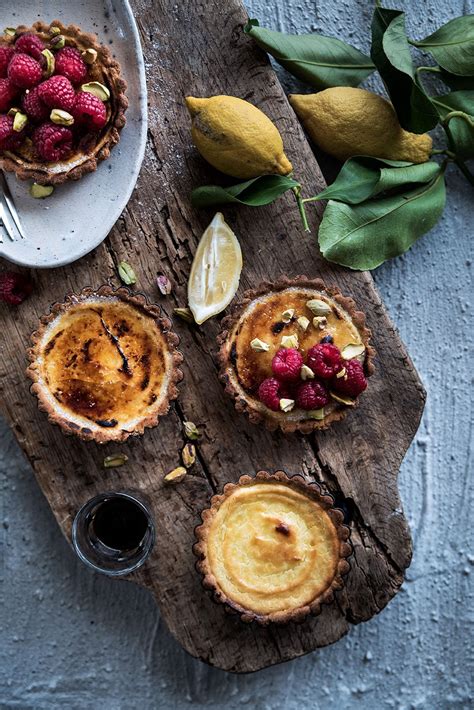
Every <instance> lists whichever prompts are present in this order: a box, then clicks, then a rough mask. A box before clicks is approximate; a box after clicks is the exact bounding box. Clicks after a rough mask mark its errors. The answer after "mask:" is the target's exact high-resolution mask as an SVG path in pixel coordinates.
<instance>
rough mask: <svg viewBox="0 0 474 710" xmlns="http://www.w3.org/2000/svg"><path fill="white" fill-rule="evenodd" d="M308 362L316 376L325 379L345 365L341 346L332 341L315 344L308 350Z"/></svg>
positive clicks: (332, 375)
mask: <svg viewBox="0 0 474 710" xmlns="http://www.w3.org/2000/svg"><path fill="white" fill-rule="evenodd" d="M306 364H307V365H308V367H310V368H311V369H312V371H313V372H314V374H315V375H316V377H322V378H323V379H324V380H328V379H330V378H331V377H334V375H336V374H337V373H338V372H339V370H342V367H343V363H342V359H341V353H340V352H339V348H336V346H335V345H331V344H330V343H324V344H322V345H321V344H320V345H313V347H312V348H310V349H309V350H308V354H307V357H306Z"/></svg>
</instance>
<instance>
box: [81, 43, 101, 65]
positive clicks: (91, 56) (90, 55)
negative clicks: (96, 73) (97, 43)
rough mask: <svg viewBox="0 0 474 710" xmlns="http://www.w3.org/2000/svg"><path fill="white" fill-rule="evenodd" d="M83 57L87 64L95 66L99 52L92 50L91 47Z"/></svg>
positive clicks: (83, 53)
mask: <svg viewBox="0 0 474 710" xmlns="http://www.w3.org/2000/svg"><path fill="white" fill-rule="evenodd" d="M81 57H82V58H83V60H84V61H85V63H86V64H94V62H95V60H96V59H97V52H96V50H95V49H92V47H89V49H85V50H84V51H83V52H82V53H81Z"/></svg>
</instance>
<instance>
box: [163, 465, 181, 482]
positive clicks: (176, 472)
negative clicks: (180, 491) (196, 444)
mask: <svg viewBox="0 0 474 710" xmlns="http://www.w3.org/2000/svg"><path fill="white" fill-rule="evenodd" d="M186 474H187V471H186V469H185V468H184V466H177V467H176V468H174V469H173V470H172V471H170V472H169V473H167V474H166V476H165V477H164V479H163V480H164V482H165V483H179V482H180V481H182V480H183V478H184V477H185V476H186Z"/></svg>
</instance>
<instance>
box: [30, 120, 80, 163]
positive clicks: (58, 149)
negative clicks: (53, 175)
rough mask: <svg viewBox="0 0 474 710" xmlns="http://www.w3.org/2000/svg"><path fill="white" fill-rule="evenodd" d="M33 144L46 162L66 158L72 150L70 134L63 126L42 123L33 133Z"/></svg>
mask: <svg viewBox="0 0 474 710" xmlns="http://www.w3.org/2000/svg"><path fill="white" fill-rule="evenodd" d="M33 143H34V144H35V148H36V150H37V151H38V153H39V155H40V157H41V158H42V159H43V160H46V161H47V162H53V161H54V162H57V161H58V160H63V159H64V158H67V156H68V155H69V153H70V152H71V150H72V132H71V131H70V130H69V128H66V127H65V126H57V125H56V124H55V123H43V125H42V126H40V127H39V128H37V129H36V130H35V132H34V133H33Z"/></svg>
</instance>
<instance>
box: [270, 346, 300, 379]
mask: <svg viewBox="0 0 474 710" xmlns="http://www.w3.org/2000/svg"><path fill="white" fill-rule="evenodd" d="M302 365H303V356H302V355H301V353H299V352H298V350H296V349H295V348H281V350H279V351H278V352H277V354H276V355H275V357H274V358H273V360H272V370H273V374H274V375H275V376H276V377H279V378H280V379H281V380H290V381H291V380H297V379H299V376H300V370H301V366H302Z"/></svg>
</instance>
